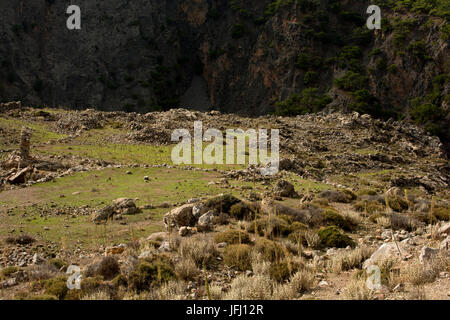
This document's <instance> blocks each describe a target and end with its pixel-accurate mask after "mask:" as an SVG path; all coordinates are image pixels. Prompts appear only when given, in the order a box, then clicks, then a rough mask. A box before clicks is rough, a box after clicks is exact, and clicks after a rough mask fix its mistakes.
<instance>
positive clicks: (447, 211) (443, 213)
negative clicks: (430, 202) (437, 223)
mask: <svg viewBox="0 0 450 320" xmlns="http://www.w3.org/2000/svg"><path fill="white" fill-rule="evenodd" d="M432 213H433V216H434V217H436V219H438V220H443V221H449V220H450V208H444V207H435V208H434V209H433V211H432Z"/></svg>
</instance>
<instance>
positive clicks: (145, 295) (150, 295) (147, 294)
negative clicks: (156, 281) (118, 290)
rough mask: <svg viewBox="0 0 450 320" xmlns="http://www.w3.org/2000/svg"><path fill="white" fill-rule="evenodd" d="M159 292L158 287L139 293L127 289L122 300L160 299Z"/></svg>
mask: <svg viewBox="0 0 450 320" xmlns="http://www.w3.org/2000/svg"><path fill="white" fill-rule="evenodd" d="M158 299H159V293H158V290H157V289H152V290H149V291H143V292H141V293H137V292H136V291H127V292H125V293H124V295H123V297H122V300H158Z"/></svg>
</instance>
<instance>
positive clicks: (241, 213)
mask: <svg viewBox="0 0 450 320" xmlns="http://www.w3.org/2000/svg"><path fill="white" fill-rule="evenodd" d="M230 216H231V217H233V218H235V219H237V220H253V219H254V212H253V211H252V210H251V209H250V208H249V207H248V206H247V205H246V204H245V203H243V202H240V203H236V204H233V205H232V206H231V208H230Z"/></svg>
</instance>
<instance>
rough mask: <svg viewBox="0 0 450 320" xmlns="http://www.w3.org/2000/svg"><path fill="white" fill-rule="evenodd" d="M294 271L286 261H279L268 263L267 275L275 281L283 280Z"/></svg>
mask: <svg viewBox="0 0 450 320" xmlns="http://www.w3.org/2000/svg"><path fill="white" fill-rule="evenodd" d="M295 271H296V270H293V266H292V265H289V264H288V263H287V262H286V261H280V262H277V263H272V264H271V265H270V268H269V275H270V278H272V279H273V280H275V281H278V282H285V281H286V280H288V279H289V278H290V277H291V275H292V274H293V273H294V272H295Z"/></svg>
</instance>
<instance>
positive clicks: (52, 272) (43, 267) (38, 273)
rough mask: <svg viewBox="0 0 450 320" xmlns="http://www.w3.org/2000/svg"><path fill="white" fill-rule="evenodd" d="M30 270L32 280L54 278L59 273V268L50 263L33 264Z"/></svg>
mask: <svg viewBox="0 0 450 320" xmlns="http://www.w3.org/2000/svg"><path fill="white" fill-rule="evenodd" d="M29 271H30V272H29V273H28V274H29V276H30V280H47V279H50V278H54V277H55V276H56V274H57V273H58V269H57V268H56V267H55V266H54V265H53V264H49V263H44V264H39V265H35V266H31V267H30V269H29Z"/></svg>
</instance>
